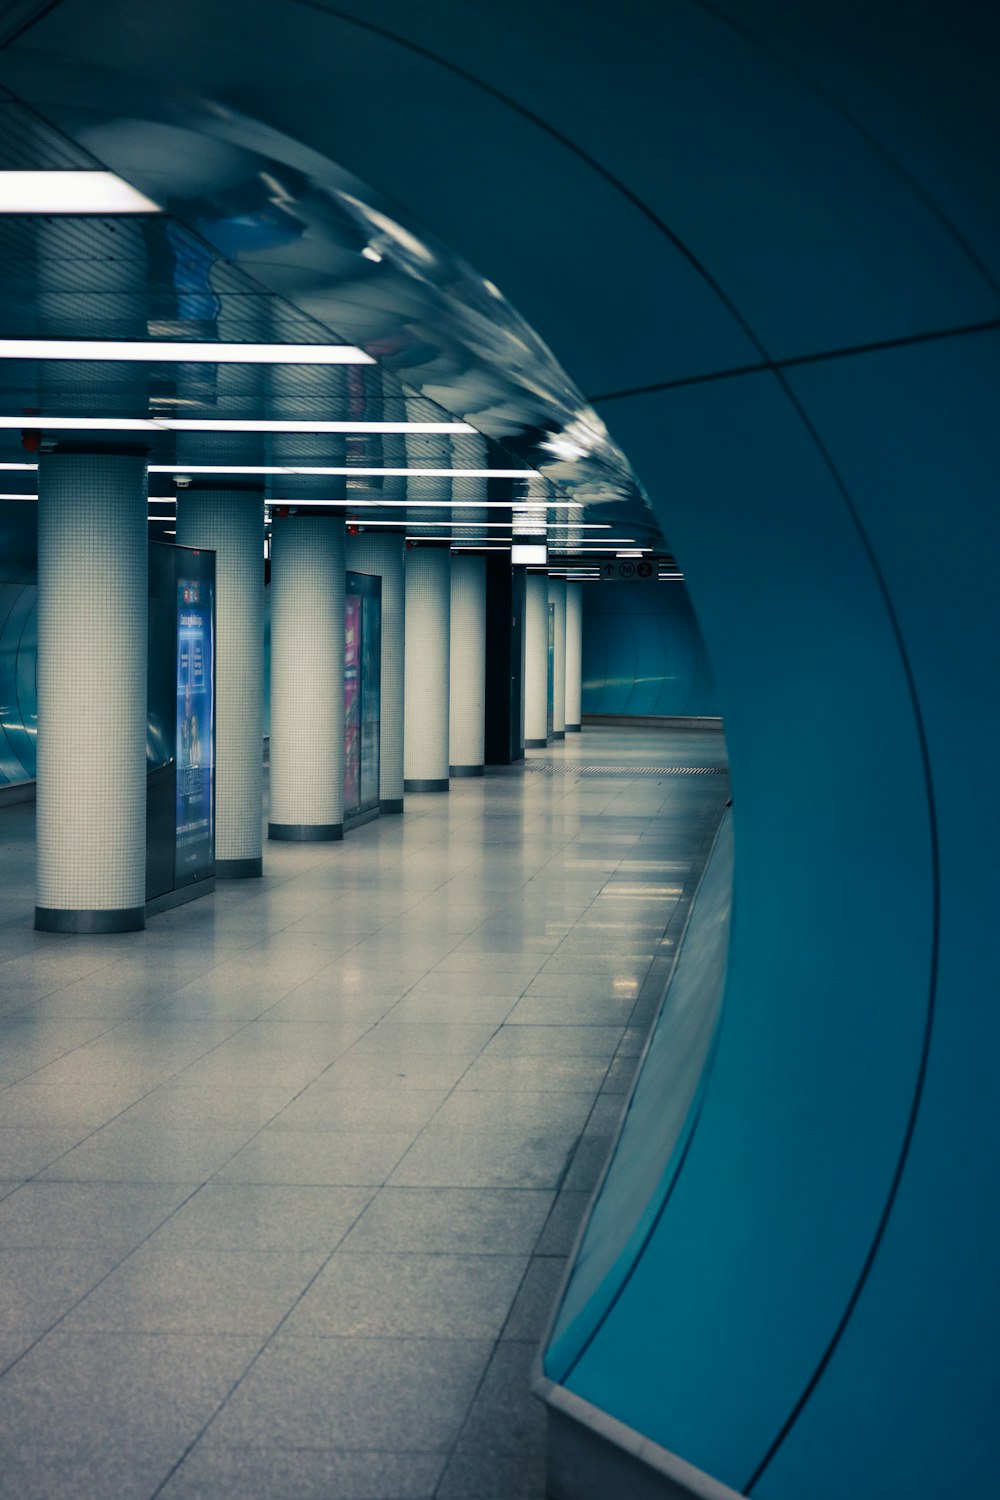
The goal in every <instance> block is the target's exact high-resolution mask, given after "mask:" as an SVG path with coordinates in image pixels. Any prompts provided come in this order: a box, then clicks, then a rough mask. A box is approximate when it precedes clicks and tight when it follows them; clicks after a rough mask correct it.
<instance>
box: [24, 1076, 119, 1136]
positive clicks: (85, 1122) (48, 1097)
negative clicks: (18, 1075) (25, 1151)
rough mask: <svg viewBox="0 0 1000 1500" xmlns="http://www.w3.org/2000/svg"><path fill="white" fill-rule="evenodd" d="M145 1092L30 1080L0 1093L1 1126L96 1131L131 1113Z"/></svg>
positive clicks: (111, 1086) (112, 1087)
mask: <svg viewBox="0 0 1000 1500" xmlns="http://www.w3.org/2000/svg"><path fill="white" fill-rule="evenodd" d="M144 1092H145V1090H142V1089H138V1088H132V1087H125V1088H122V1087H116V1086H114V1085H110V1086H108V1087H107V1088H79V1087H77V1088H72V1087H67V1086H65V1085H62V1086H59V1087H56V1086H53V1085H44V1086H43V1085H41V1084H37V1083H33V1082H31V1081H30V1080H28V1081H27V1082H23V1083H16V1084H14V1085H12V1086H11V1087H10V1088H6V1089H0V1125H17V1126H37V1127H50V1128H54V1127H57V1126H58V1127H61V1126H63V1125H81V1126H86V1127H89V1129H91V1130H96V1129H97V1127H98V1126H100V1125H105V1124H107V1122H108V1121H109V1120H113V1119H114V1118H115V1116H116V1115H118V1114H121V1113H122V1111H123V1110H126V1109H128V1108H129V1106H130V1105H132V1104H134V1103H135V1101H136V1099H137V1098H139V1097H141V1095H142V1093H144Z"/></svg>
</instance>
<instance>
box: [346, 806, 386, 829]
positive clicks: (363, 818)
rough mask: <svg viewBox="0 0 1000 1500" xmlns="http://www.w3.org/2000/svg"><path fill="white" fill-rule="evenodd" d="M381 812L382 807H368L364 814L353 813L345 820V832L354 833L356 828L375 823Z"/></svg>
mask: <svg viewBox="0 0 1000 1500" xmlns="http://www.w3.org/2000/svg"><path fill="white" fill-rule="evenodd" d="M381 811H382V809H381V807H366V808H365V810H364V812H356V813H351V814H350V815H349V816H348V817H346V818H345V819H344V832H345V833H353V831H354V829H355V828H362V827H363V826H364V825H365V823H373V822H374V821H375V819H376V818H377V817H378V816H379V815H380V813H381Z"/></svg>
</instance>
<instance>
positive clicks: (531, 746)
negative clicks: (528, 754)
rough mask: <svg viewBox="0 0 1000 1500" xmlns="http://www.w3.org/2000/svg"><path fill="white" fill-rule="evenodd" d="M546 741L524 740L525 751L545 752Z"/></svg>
mask: <svg viewBox="0 0 1000 1500" xmlns="http://www.w3.org/2000/svg"><path fill="white" fill-rule="evenodd" d="M548 743H549V742H548V740H525V742H524V748H525V750H545V749H547V748H548Z"/></svg>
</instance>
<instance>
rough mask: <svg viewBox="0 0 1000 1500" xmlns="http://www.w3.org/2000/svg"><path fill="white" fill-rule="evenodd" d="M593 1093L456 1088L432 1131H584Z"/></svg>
mask: <svg viewBox="0 0 1000 1500" xmlns="http://www.w3.org/2000/svg"><path fill="white" fill-rule="evenodd" d="M594 1107H595V1106H594V1105H592V1104H591V1096H590V1095H589V1094H569V1093H562V1094H560V1093H551V1092H544V1093H530V1092H528V1091H527V1090H522V1091H520V1092H512V1093H510V1094H506V1093H501V1092H499V1091H497V1090H490V1089H482V1090H473V1089H464V1090H463V1089H456V1090H455V1092H454V1093H453V1094H452V1095H451V1097H450V1098H449V1099H447V1100H446V1101H445V1102H444V1104H442V1106H441V1108H440V1109H439V1110H438V1112H437V1113H436V1114H435V1116H434V1118H433V1120H432V1121H431V1122H430V1127H429V1128H430V1129H431V1130H471V1131H479V1132H482V1131H488V1130H521V1131H525V1130H555V1131H557V1132H559V1133H560V1134H562V1135H571V1134H573V1133H575V1132H576V1131H580V1130H582V1129H583V1127H584V1126H585V1125H586V1123H587V1121H588V1119H589V1118H590V1115H591V1112H592V1109H593V1108H594Z"/></svg>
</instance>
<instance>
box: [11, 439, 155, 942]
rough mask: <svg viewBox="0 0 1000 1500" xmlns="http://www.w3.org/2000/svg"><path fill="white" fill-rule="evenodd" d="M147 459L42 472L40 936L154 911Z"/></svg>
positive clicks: (111, 458) (105, 457)
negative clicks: (149, 887) (149, 857)
mask: <svg viewBox="0 0 1000 1500" xmlns="http://www.w3.org/2000/svg"><path fill="white" fill-rule="evenodd" d="M147 601H148V559H147V539H146V460H145V458H144V457H141V456H136V455H131V454H120V455H119V454H95V453H79V454H74V453H48V454H43V455H42V456H41V459H40V461H39V465H38V769H37V784H36V785H37V802H38V811H37V824H36V827H37V842H38V859H37V879H36V893H35V902H36V905H35V926H36V927H37V928H39V929H40V930H41V931H46V932H133V931H136V930H137V929H139V928H142V927H144V926H145V908H146V622H147V613H148V602H147Z"/></svg>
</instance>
